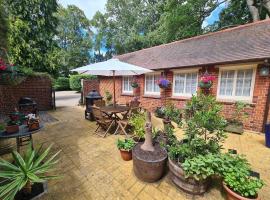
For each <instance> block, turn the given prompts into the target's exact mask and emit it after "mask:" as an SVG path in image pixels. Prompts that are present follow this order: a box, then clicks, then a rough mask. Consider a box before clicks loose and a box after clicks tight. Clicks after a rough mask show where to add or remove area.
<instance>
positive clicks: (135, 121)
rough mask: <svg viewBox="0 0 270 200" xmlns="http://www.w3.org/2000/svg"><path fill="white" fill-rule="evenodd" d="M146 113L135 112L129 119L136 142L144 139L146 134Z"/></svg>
mask: <svg viewBox="0 0 270 200" xmlns="http://www.w3.org/2000/svg"><path fill="white" fill-rule="evenodd" d="M145 121H146V118H145V113H141V112H140V113H136V114H133V115H132V116H131V117H130V119H129V124H130V125H131V129H132V132H133V139H134V140H135V141H136V142H141V141H143V140H144V134H145V129H144V125H145Z"/></svg>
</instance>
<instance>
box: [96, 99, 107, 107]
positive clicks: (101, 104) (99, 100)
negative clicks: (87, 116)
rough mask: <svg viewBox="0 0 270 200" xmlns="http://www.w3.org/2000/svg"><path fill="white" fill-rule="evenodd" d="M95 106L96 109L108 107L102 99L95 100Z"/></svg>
mask: <svg viewBox="0 0 270 200" xmlns="http://www.w3.org/2000/svg"><path fill="white" fill-rule="evenodd" d="M94 105H95V106H96V107H103V106H105V105H106V102H105V101H104V100H102V99H98V100H94Z"/></svg>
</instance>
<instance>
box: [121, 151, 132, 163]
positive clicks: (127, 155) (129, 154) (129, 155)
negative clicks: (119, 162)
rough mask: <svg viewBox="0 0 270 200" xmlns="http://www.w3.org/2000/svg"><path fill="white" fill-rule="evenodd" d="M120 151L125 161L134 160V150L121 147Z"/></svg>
mask: <svg viewBox="0 0 270 200" xmlns="http://www.w3.org/2000/svg"><path fill="white" fill-rule="evenodd" d="M119 151H120V154H121V157H122V159H123V160H125V161H129V160H132V151H131V150H130V151H126V150H121V149H119Z"/></svg>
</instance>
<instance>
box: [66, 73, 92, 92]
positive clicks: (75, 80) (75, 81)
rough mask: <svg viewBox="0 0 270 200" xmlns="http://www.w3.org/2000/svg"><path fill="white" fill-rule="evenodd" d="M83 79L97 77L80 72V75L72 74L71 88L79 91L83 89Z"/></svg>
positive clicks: (70, 79)
mask: <svg viewBox="0 0 270 200" xmlns="http://www.w3.org/2000/svg"><path fill="white" fill-rule="evenodd" d="M81 79H90V80H92V79H96V76H92V75H86V74H85V75H83V74H79V75H71V76H70V78H69V85H70V88H71V89H72V90H76V91H78V92H80V91H81V88H82V86H81Z"/></svg>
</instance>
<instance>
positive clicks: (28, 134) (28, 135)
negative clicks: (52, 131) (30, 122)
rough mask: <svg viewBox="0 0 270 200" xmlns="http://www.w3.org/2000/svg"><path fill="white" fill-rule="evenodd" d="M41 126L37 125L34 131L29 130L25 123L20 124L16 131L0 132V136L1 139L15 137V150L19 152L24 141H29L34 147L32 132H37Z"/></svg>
mask: <svg viewBox="0 0 270 200" xmlns="http://www.w3.org/2000/svg"><path fill="white" fill-rule="evenodd" d="M42 128H43V125H42V124H40V125H39V129H37V130H34V131H29V130H28V127H27V125H21V126H20V127H19V132H17V133H12V134H9V133H6V131H2V132H0V138H2V139H8V138H16V146H17V151H18V152H20V147H21V146H24V145H25V144H23V143H24V142H31V145H32V149H34V146H33V139H32V134H34V133H37V132H39V131H40V130H41V129H42Z"/></svg>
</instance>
